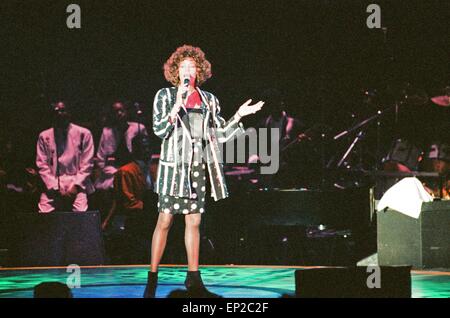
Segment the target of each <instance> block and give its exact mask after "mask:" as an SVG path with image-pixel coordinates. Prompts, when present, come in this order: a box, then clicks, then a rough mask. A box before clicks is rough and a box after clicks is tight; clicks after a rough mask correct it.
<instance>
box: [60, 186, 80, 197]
mask: <svg viewBox="0 0 450 318" xmlns="http://www.w3.org/2000/svg"><path fill="white" fill-rule="evenodd" d="M78 192H79V191H78V188H77V186H76V185H73V186H71V187H70V188H68V189H66V190H62V191H61V195H62V196H63V197H67V198H73V197H74V196H76V195H77V193H78Z"/></svg>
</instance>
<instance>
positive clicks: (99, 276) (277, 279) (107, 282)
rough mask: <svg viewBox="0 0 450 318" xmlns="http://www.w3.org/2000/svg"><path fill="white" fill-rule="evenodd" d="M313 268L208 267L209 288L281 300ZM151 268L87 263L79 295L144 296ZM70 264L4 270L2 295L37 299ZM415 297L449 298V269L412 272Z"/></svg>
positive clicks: (164, 281) (163, 292) (164, 290)
mask: <svg viewBox="0 0 450 318" xmlns="http://www.w3.org/2000/svg"><path fill="white" fill-rule="evenodd" d="M308 268H313V267H304V266H303V267H293V266H289V267H281V266H280V267H277V266H203V267H202V268H201V271H202V277H203V281H204V282H205V285H207V287H208V288H209V289H210V290H211V291H213V292H215V293H218V294H220V295H222V296H223V297H225V298H279V297H281V296H282V295H285V294H287V295H291V296H293V295H294V293H295V278H294V272H295V270H297V269H308ZM147 270H148V266H101V267H98V266H97V267H82V268H81V271H80V273H81V277H80V283H81V287H80V288H74V289H72V293H73V295H74V297H75V298H141V297H142V294H143V292H144V288H145V283H146V280H147ZM69 275H70V273H67V272H66V268H65V267H64V268H62V267H61V268H56V267H53V268H12V269H6V268H0V298H30V297H33V287H34V286H35V285H37V284H39V283H41V282H45V281H57V282H62V283H66V280H67V278H68V277H69ZM185 275H186V267H184V266H178V265H165V266H161V269H160V276H159V277H160V280H159V282H160V284H159V286H158V289H157V295H156V296H157V297H166V296H167V295H168V294H169V293H170V292H171V291H172V290H175V289H184V285H183V282H184V279H185ZM411 278H412V297H413V298H449V297H450V272H447V271H412V272H411Z"/></svg>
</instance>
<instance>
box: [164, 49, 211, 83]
mask: <svg viewBox="0 0 450 318" xmlns="http://www.w3.org/2000/svg"><path fill="white" fill-rule="evenodd" d="M188 57H190V58H192V59H194V61H195V64H196V66H197V79H196V81H197V85H198V86H200V85H201V84H203V83H204V82H205V81H206V80H207V79H208V78H210V77H211V76H212V73H211V63H209V61H208V60H207V59H206V58H205V53H204V52H203V51H202V49H200V48H199V47H195V46H192V45H186V44H185V45H183V46H180V47H179V48H177V49H176V50H175V52H173V53H172V55H171V56H170V57H169V59H168V60H167V61H166V63H164V67H163V69H164V77H165V78H166V80H167V81H168V82H170V83H172V84H173V85H174V86H178V85H179V84H180V78H179V76H178V68H179V66H180V63H181V62H182V61H183V60H184V59H185V58H188Z"/></svg>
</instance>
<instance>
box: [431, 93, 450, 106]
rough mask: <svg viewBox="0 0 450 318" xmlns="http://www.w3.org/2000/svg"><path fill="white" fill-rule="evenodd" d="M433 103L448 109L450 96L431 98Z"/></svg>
mask: <svg viewBox="0 0 450 318" xmlns="http://www.w3.org/2000/svg"><path fill="white" fill-rule="evenodd" d="M431 101H432V102H433V103H435V104H436V105H438V106H443V107H448V106H450V96H447V95H444V96H435V97H432V98H431Z"/></svg>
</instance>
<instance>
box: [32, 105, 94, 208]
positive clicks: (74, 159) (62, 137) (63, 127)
mask: <svg viewBox="0 0 450 318" xmlns="http://www.w3.org/2000/svg"><path fill="white" fill-rule="evenodd" d="M52 114H53V127H52V128H49V129H47V130H44V131H43V132H41V133H40V134H39V139H38V142H37V149H36V166H37V168H38V170H39V174H40V176H41V179H42V181H43V183H44V188H45V189H44V191H43V192H42V194H41V196H40V200H39V204H38V207H39V212H41V213H48V212H52V211H55V210H59V211H66V210H69V209H71V210H72V211H86V210H87V209H88V198H87V195H88V194H90V193H92V192H93V191H94V187H93V185H92V182H91V180H90V174H91V172H92V168H93V157H94V143H93V140H92V134H91V132H90V131H89V130H88V129H86V128H83V127H80V126H77V125H75V124H73V123H71V121H70V119H71V118H70V113H69V111H68V109H67V105H66V103H64V102H62V101H58V102H57V103H55V104H54V105H53V108H52Z"/></svg>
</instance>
